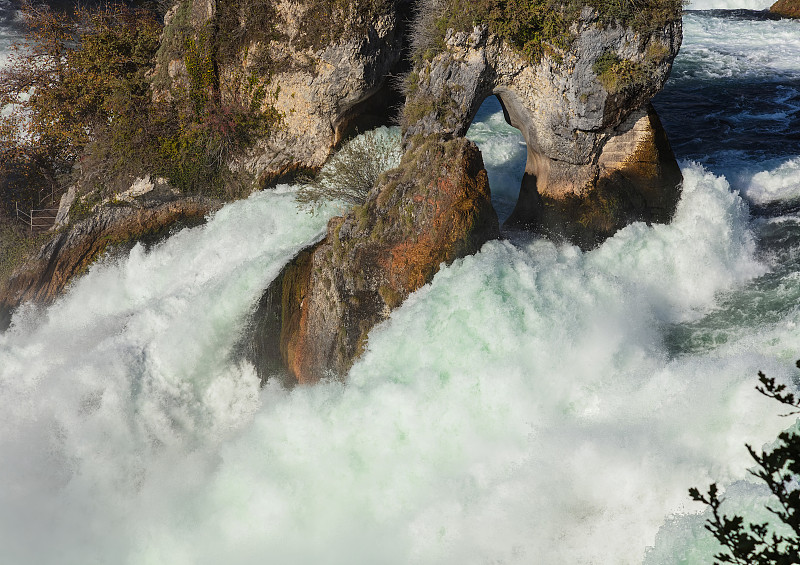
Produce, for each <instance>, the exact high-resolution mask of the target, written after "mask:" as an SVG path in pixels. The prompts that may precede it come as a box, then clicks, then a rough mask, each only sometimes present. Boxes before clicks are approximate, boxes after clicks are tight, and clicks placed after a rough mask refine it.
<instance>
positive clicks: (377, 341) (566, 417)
mask: <svg viewBox="0 0 800 565" xmlns="http://www.w3.org/2000/svg"><path fill="white" fill-rule="evenodd" d="M486 157H487V161H491V160H492V158H493V156H492V155H491V153H489V154H488V155H486ZM684 172H685V175H686V186H685V190H684V198H683V200H682V202H681V206H680V210H679V213H678V217H677V218H676V221H675V222H674V223H673V224H672V225H670V226H657V227H647V226H644V225H633V226H631V227H629V228H627V229H625V230H623V231H622V232H620V233H619V234H618V235H617V236H616V237H615V238H613V239H612V240H610V241H609V242H607V243H606V244H605V245H604V246H602V247H601V248H599V249H598V250H596V251H593V252H590V253H585V254H584V253H581V252H580V251H579V250H577V249H576V248H572V247H560V248H559V247H556V246H554V245H553V244H551V243H548V242H545V241H533V242H531V243H528V244H519V245H514V244H511V243H508V242H493V243H489V244H487V245H486V246H485V247H484V249H483V250H482V252H481V253H479V254H478V255H476V256H474V257H469V258H466V259H464V260H462V261H458V262H456V263H455V264H454V265H453V266H452V267H451V268H449V269H445V270H444V271H442V272H441V273H440V274H439V275H437V277H436V278H435V280H434V282H433V283H432V284H431V285H430V286H428V287H425V288H423V289H422V290H421V291H420V292H418V293H417V294H415V295H414V296H413V297H412V298H411V299H409V301H408V302H407V303H406V304H404V305H403V307H401V308H400V309H399V310H398V311H397V312H396V313H395V314H394V315H393V316H392V319H391V320H390V322H389V323H387V324H384V325H383V326H381V327H379V328H378V329H377V330H376V331H375V332H374V333H373V335H372V336H371V338H370V344H369V349H368V351H367V353H366V355H365V356H364V358H363V360H362V361H361V362H359V363H358V364H357V365H356V367H355V368H354V369H353V371H352V373H351V375H350V378H349V380H348V382H347V384H346V385H344V386H343V385H342V384H340V383H335V382H330V383H323V384H321V385H318V386H315V387H302V388H298V389H295V390H293V391H291V392H289V391H285V390H283V389H281V388H280V387H279V386H278V385H277V384H276V383H273V384H271V385H269V386H267V388H266V389H265V390H263V391H261V392H260V393H259V391H258V388H257V379H256V377H255V374H254V371H253V369H252V367H249V366H247V365H243V364H241V363H239V362H237V361H235V360H234V359H235V358H234V357H232V355H231V354H232V348H233V347H234V345H235V342H236V340H237V338H238V336H239V330H240V329H241V326H242V322H243V319H244V318H245V316H246V314H247V312H248V311H249V309H250V307H251V306H252V304H253V303H254V301H255V300H256V299H257V297H258V294H259V292H260V289H262V288H263V287H264V286H265V285H266V284H267V283H268V281H269V280H270V279H271V277H273V276H274V275H275V274H276V273H277V271H278V270H279V268H280V267H281V265H282V264H283V263H284V262H285V261H286V260H287V259H288V258H289V257H290V256H291V255H292V253H293V252H294V251H295V250H296V249H298V248H299V247H301V246H302V245H303V243H304V242H309V241H312V240H313V239H314V238H316V237H318V236H319V234H320V230H321V227H322V225H323V224H324V218H323V217H321V216H309V215H307V214H303V213H300V214H298V212H297V211H296V210H295V208H294V203H293V202H292V197H291V194H289V193H287V192H279V193H275V194H272V193H264V194H259V195H257V196H254V197H252V198H251V199H249V200H248V201H245V202H239V203H236V204H232V205H229V206H227V207H226V208H225V209H223V210H222V211H220V212H219V213H217V214H216V215H215V216H214V217H213V218H212V219H211V221H210V222H209V223H208V224H207V225H206V226H203V227H199V228H194V229H191V230H185V231H183V232H181V233H180V234H178V235H176V236H173V237H172V238H170V240H168V241H167V242H166V243H164V244H162V245H160V246H158V247H157V248H155V249H154V250H153V251H151V252H150V253H145V252H144V250H143V249H142V248H141V247H137V248H135V249H134V250H133V251H132V252H131V254H130V256H128V257H126V258H124V259H123V260H120V261H118V262H112V261H109V262H107V263H105V264H102V265H98V266H96V267H95V268H93V269H92V270H91V272H90V273H89V274H88V275H87V276H85V277H84V278H82V279H80V280H79V281H78V282H77V283H76V284H75V285H74V286H73V288H72V289H71V291H70V293H69V294H68V295H67V296H66V297H65V298H64V299H62V300H61V301H59V302H58V303H57V304H56V305H54V306H53V307H51V308H50V309H48V310H47V312H46V315H45V317H44V318H42V319H37V318H36V317H35V316H34V313H33V312H30V311H26V312H22V313H21V314H19V315H17V316H16V317H15V319H14V324H15V325H14V327H12V329H11V330H10V331H9V332H7V333H6V334H5V335H3V336H2V337H0V359H1V360H2V362H1V363H0V387H2V393H0V404H1V406H0V414H2V418H3V425H2V428H1V429H2V431H0V446H2V447H1V448H0V449H1V450H2V451H1V452H2V453H3V457H2V464H1V465H0V485H2V486H1V487H0V546H2V547H4V548H5V555H6V562H9V563H20V564H22V563H59V564H63V563H91V562H97V563H109V562H113V563H169V564H180V563H186V564H197V563H219V562H225V563H254V562H262V561H267V562H278V563H309V562H321V563H371V562H381V563H484V562H488V561H497V562H501V561H502V562H507V563H512V562H519V563H530V562H532V561H533V562H542V563H593V562H594V563H606V562H609V561H608V559H609V556H613V559H612V561H613V562H614V563H638V562H641V559H642V556H643V553H644V550H645V546H646V545H648V544H652V543H653V540H654V538H655V533H656V530H657V528H658V526H659V525H660V523H661V521H662V520H663V517H664V516H665V515H666V514H667V513H669V512H671V511H674V510H678V509H680V508H683V507H684V506H685V505H686V502H687V498H686V494H685V493H686V488H687V485H692V484H696V483H701V482H703V481H706V480H708V479H709V476H710V475H709V473H713V477H714V478H715V479H719V478H726V477H736V476H741V474H742V470H743V469H744V468H745V467H746V465H747V463H748V461H747V456H746V453H745V452H744V450H743V448H742V444H743V442H745V441H754V442H756V443H759V442H762V441H765V440H767V439H769V438H770V437H774V434H775V433H776V432H777V431H778V430H779V429H780V425H781V422H779V421H777V419H776V418H774V417H769V415H770V414H772V413H773V412H774V411H773V410H772V406H771V405H770V403H769V402H768V401H765V400H762V399H761V398H759V397H758V395H756V394H753V392H752V385H753V382H752V375H753V373H754V371H755V370H756V369H758V368H761V369H765V370H769V371H770V372H771V373H772V374H775V375H785V374H786V366H787V365H788V364H787V362H788V360H789V356H790V355H792V354H793V348H795V347H796V345H797V338H796V334H795V332H794V331H792V330H790V329H789V327H790V324H794V323H796V322H797V321H798V320H797V313H796V312H794V311H793V312H792V313H791V314H789V315H787V317H786V319H785V320H782V321H781V323H779V324H775V325H773V326H772V327H770V328H765V329H769V330H770V332H768V333H764V332H758V334H756V333H753V334H750V335H747V336H745V337H742V338H738V339H736V340H734V341H733V342H731V343H729V344H727V345H725V346H724V347H721V348H719V349H717V350H714V351H712V352H708V353H704V354H700V355H689V356H684V357H680V358H670V354H669V353H668V351H667V349H666V347H665V345H664V343H663V335H662V331H661V328H662V327H663V324H665V323H669V322H673V321H681V320H692V319H696V318H697V317H698V316H699V315H701V313H702V312H703V311H705V310H707V309H708V308H712V307H713V304H714V295H715V292H717V291H719V290H722V289H725V288H729V287H731V286H736V285H738V284H741V283H742V282H744V281H746V280H748V279H750V278H752V277H754V276H757V275H758V274H760V273H761V272H763V269H764V267H763V266H761V265H760V264H759V263H758V262H757V261H755V260H754V258H753V252H754V246H753V241H752V237H751V235H750V233H749V231H748V228H747V213H746V208H745V207H744V205H743V203H742V201H741V200H740V199H739V197H738V196H736V195H735V194H731V193H730V192H729V190H728V187H727V184H726V183H725V181H724V180H723V179H719V178H715V177H713V176H711V175H708V174H706V173H704V172H703V171H702V170H701V169H700V168H698V167H696V166H688V167H687V168H686V169H685V171H684ZM758 335H769V338H768V339H760V338H759V337H758Z"/></svg>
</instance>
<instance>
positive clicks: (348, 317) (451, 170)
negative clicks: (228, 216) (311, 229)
mask: <svg viewBox="0 0 800 565" xmlns="http://www.w3.org/2000/svg"><path fill="white" fill-rule="evenodd" d="M498 235H499V226H498V222H497V215H496V214H495V212H494V209H493V208H492V205H491V201H490V194H489V183H488V180H487V176H486V171H485V170H484V168H483V159H482V158H481V154H480V151H479V150H478V148H477V147H476V146H475V144H473V143H471V142H469V141H467V140H465V139H463V138H457V139H452V140H449V141H446V142H443V141H441V140H440V139H438V138H436V137H430V138H427V139H426V140H424V141H421V142H419V143H416V144H413V145H412V146H410V147H409V149H408V151H407V152H406V154H405V156H404V157H403V161H402V163H401V165H400V167H399V168H397V169H395V170H393V171H391V172H389V173H388V174H387V175H385V176H384V177H383V179H382V181H381V182H380V183H379V185H378V186H377V187H376V188H375V189H374V190H373V191H372V192H371V193H370V196H369V199H368V200H367V202H366V203H365V204H364V205H363V206H359V207H356V208H355V209H354V210H352V211H351V212H349V213H348V214H347V215H346V216H344V217H339V218H334V219H333V220H331V222H330V223H329V225H328V233H327V236H326V237H325V239H324V240H323V241H321V242H320V243H318V244H317V245H315V246H314V247H313V248H311V249H307V250H305V251H303V252H302V253H301V254H300V255H299V256H298V257H297V258H296V259H295V260H294V261H293V262H291V263H290V264H289V265H288V266H287V267H286V268H285V269H284V271H283V273H282V274H281V275H280V276H279V277H278V279H277V280H276V281H275V282H274V283H273V284H272V286H271V287H270V289H269V290H268V291H267V293H266V294H265V296H264V297H263V298H262V301H261V309H260V310H261V311H260V312H259V314H258V315H257V316H256V320H258V322H257V323H259V324H260V327H259V332H257V337H256V343H255V344H254V346H253V349H254V350H255V351H256V352H257V353H258V354H259V356H260V357H261V358H262V360H261V361H259V362H258V363H257V364H258V365H259V366H260V367H262V369H263V368H266V369H267V370H268V369H270V368H272V366H274V364H273V365H272V366H271V365H270V363H269V362H268V361H267V362H266V364H265V362H264V361H263V359H264V358H266V359H269V358H273V359H274V358H275V357H277V356H278V355H279V356H280V358H281V359H282V360H283V362H284V363H285V366H286V367H288V369H289V371H290V373H291V374H292V376H293V377H294V378H296V379H297V381H298V382H300V383H308V382H314V381H317V380H319V379H320V378H321V377H323V376H325V375H343V374H344V373H345V372H346V371H347V370H348V369H349V368H350V365H351V364H352V363H353V360H354V359H355V358H356V357H357V356H358V355H359V354H360V353H361V352H362V351H363V349H364V347H365V345H366V342H367V334H368V332H369V330H370V329H372V327H373V326H374V325H375V324H376V323H378V322H380V321H381V320H383V319H385V318H387V317H388V315H389V313H390V312H391V310H392V309H394V308H395V307H397V306H398V305H399V304H400V303H401V302H402V301H403V300H405V298H406V297H407V296H408V295H409V294H410V293H411V292H413V291H414V290H416V289H418V288H419V287H421V286H422V285H424V284H426V283H427V282H429V281H430V280H431V279H432V278H433V275H434V274H436V272H437V271H438V270H439V268H440V266H441V265H442V264H449V263H451V262H452V261H454V260H455V259H457V258H459V257H463V256H465V255H468V254H472V253H475V252H476V251H478V250H479V249H480V247H481V245H483V243H484V242H486V241H487V240H489V239H492V238H496V237H498ZM264 372H267V371H264Z"/></svg>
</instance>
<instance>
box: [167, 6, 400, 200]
mask: <svg viewBox="0 0 800 565" xmlns="http://www.w3.org/2000/svg"><path fill="white" fill-rule="evenodd" d="M250 4H255V3H250ZM250 4H248V2H247V0H224V1H223V0H182V2H180V4H179V5H178V6H177V7H175V8H174V9H173V10H172V11H171V13H170V15H169V17H168V18H167V21H166V27H165V30H164V40H163V41H162V50H161V51H162V53H161V55H160V63H159V65H158V67H157V69H156V72H155V80H154V88H155V91H156V94H155V96H156V97H157V98H168V97H170V96H173V95H174V93H183V94H184V95H186V94H187V93H190V91H191V89H192V88H193V86H192V77H191V69H187V66H186V61H187V60H189V59H190V57H189V59H187V54H188V55H191V54H190V53H187V51H188V50H187V48H185V47H183V46H181V45H179V44H178V45H175V44H174V41H173V43H172V44H171V43H170V38H171V37H173V36H179V37H184V36H185V37H189V38H190V39H191V40H192V41H194V42H195V44H198V43H200V42H202V41H204V39H203V38H204V37H206V36H208V35H209V34H211V33H212V31H213V30H214V29H216V28H219V27H220V26H223V25H224V26H227V27H225V31H224V32H217V33H218V34H219V37H218V38H217V39H215V43H216V46H215V48H214V49H212V53H211V56H212V57H213V58H214V60H215V61H214V62H215V67H216V69H217V72H218V75H219V93H218V94H219V96H220V98H221V100H222V101H223V103H226V104H241V105H244V106H248V107H249V106H250V105H252V104H255V105H257V106H259V107H260V108H261V109H262V110H265V111H269V112H271V113H272V114H273V115H274V116H277V120H276V123H275V124H274V126H273V127H271V128H270V131H269V133H268V135H265V136H263V137H261V138H260V139H257V140H256V141H255V144H254V146H253V147H251V148H250V149H249V150H248V152H247V154H246V155H244V156H242V157H240V158H238V159H237V160H236V161H235V162H233V163H231V167H232V168H233V169H235V170H241V171H246V172H248V173H251V174H252V175H253V176H254V177H255V178H257V179H259V181H260V183H261V185H262V186H265V185H267V184H269V183H270V182H272V181H274V180H275V179H279V178H282V177H286V176H289V175H291V174H293V173H294V172H297V171H306V170H309V169H311V170H315V169H318V168H319V167H320V166H321V165H322V164H323V163H324V162H325V160H326V159H327V158H328V156H329V155H330V152H331V149H332V148H333V147H334V146H335V145H336V144H338V143H339V141H341V140H342V138H343V136H345V135H347V134H349V133H351V132H352V131H353V130H354V129H361V130H363V129H364V128H365V127H371V126H374V125H375V123H374V122H375V121H376V120H383V121H385V120H386V119H387V118H388V117H389V116H391V115H392V113H393V112H392V109H391V107H392V106H393V105H397V104H398V103H399V99H398V95H397V93H396V92H395V91H393V90H392V89H391V88H390V86H391V84H390V82H389V80H388V77H389V75H390V73H391V71H392V70H393V69H394V68H395V67H396V65H397V64H398V62H399V61H400V56H401V49H402V22H401V18H400V17H399V16H398V10H399V9H402V6H401V4H402V2H400V1H395V0H391V1H390V0H387V1H385V2H380V1H373V0H351V1H348V2H342V3H341V4H342V5H341V6H338V8H337V3H336V2H330V3H329V4H330V6H332V8H331V9H332V10H333V12H331V13H323V12H324V11H323V12H321V11H320V10H321V6H322V4H320V3H319V2H315V0H302V1H299V2H283V1H275V2H262V3H260V4H258V5H259V6H261V7H262V11H261V12H258V11H253V12H251V11H249V8H248V6H250ZM325 5H326V6H327V4H325ZM223 20H224V22H223ZM232 20H233V21H232ZM208 30H211V31H208ZM253 30H261V32H260V33H254V32H253ZM239 36H241V37H239ZM206 41H207V40H206ZM170 45H172V47H171V48H170Z"/></svg>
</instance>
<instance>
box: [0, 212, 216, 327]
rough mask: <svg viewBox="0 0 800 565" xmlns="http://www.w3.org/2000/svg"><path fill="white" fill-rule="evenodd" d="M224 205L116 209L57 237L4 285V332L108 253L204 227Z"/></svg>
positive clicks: (0, 303) (0, 321)
mask: <svg viewBox="0 0 800 565" xmlns="http://www.w3.org/2000/svg"><path fill="white" fill-rule="evenodd" d="M218 207H219V203H218V202H216V201H212V200H209V199H206V198H182V199H179V200H175V201H172V202H165V203H159V204H154V205H152V206H142V207H110V208H104V209H102V210H101V211H99V212H98V213H96V214H94V215H92V216H91V217H90V218H87V219H86V220H84V221H82V222H78V223H77V224H75V225H74V226H73V227H72V228H70V229H69V230H66V231H63V232H61V233H59V234H56V235H55V237H54V238H53V239H52V240H50V241H49V242H47V243H46V244H45V245H44V246H42V248H41V249H40V250H39V253H38V254H37V255H36V256H35V257H32V258H31V259H30V260H29V261H28V262H27V263H25V264H24V265H23V266H22V267H21V268H20V269H18V270H17V271H16V272H15V273H14V274H12V276H11V277H10V278H9V279H8V280H7V281H4V282H3V284H2V286H0V330H4V329H5V328H6V327H7V326H8V323H9V321H10V317H11V313H12V312H13V310H14V309H15V308H16V307H17V306H19V305H20V304H22V303H23V302H35V303H38V304H49V303H51V302H52V301H53V300H55V299H56V298H57V297H58V296H59V295H60V294H61V293H62V292H63V291H64V289H65V288H66V286H67V284H68V283H69V282H70V281H71V280H72V279H73V278H74V277H76V276H77V275H80V274H81V273H83V272H84V271H85V270H86V269H87V268H88V267H89V265H90V264H91V263H92V262H94V260H95V259H96V258H97V257H99V256H100V255H101V254H102V253H103V252H104V251H105V250H106V249H107V248H109V247H110V246H114V245H119V244H124V243H127V242H131V241H136V240H139V239H141V238H144V237H147V236H151V237H155V236H158V235H159V234H161V233H163V232H165V231H166V230H168V229H169V228H170V227H171V226H173V225H175V224H176V223H178V222H192V223H196V222H201V221H202V220H203V218H204V217H205V216H206V215H207V214H209V213H210V212H211V211H213V210H214V209H216V208H218Z"/></svg>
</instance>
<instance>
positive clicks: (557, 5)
mask: <svg viewBox="0 0 800 565" xmlns="http://www.w3.org/2000/svg"><path fill="white" fill-rule="evenodd" d="M584 6H589V7H591V8H594V9H595V10H596V11H597V13H598V15H599V17H600V20H601V22H603V23H604V24H608V25H611V24H619V25H623V26H629V27H631V28H633V29H634V30H636V31H640V32H643V33H647V32H650V31H653V30H656V29H658V28H660V27H663V26H664V25H665V24H667V23H669V22H671V21H674V20H676V19H678V18H680V15H681V10H682V7H683V2H682V0H566V1H559V0H423V1H422V8H421V9H420V11H419V18H418V20H417V22H416V25H415V30H414V48H415V57H416V58H417V59H418V60H425V59H429V58H430V57H431V56H433V55H434V54H435V53H437V52H438V51H440V50H441V49H442V47H443V45H444V39H445V35H446V33H447V30H448V29H453V30H455V31H462V32H470V31H472V29H473V27H474V26H476V25H481V24H483V25H486V26H488V28H489V31H490V32H491V33H493V34H495V35H497V36H499V37H501V38H503V39H505V40H506V41H507V42H508V43H510V44H511V45H513V46H514V47H516V48H517V49H518V50H519V51H520V52H521V53H523V54H524V55H525V56H526V57H528V58H529V59H530V60H532V61H536V60H538V59H539V58H540V57H541V56H542V55H543V54H544V53H546V52H554V53H557V51H553V50H554V48H555V49H556V50H563V49H566V48H567V47H569V44H570V42H571V40H572V32H571V30H570V26H571V25H572V24H573V23H574V22H576V21H577V20H578V17H579V16H580V13H581V10H582V9H583V7H584Z"/></svg>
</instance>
